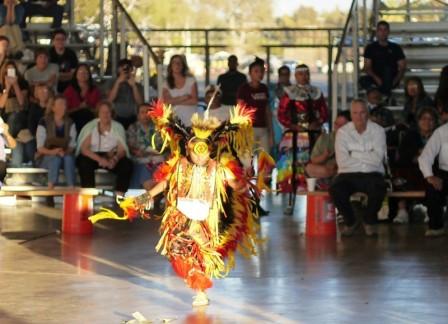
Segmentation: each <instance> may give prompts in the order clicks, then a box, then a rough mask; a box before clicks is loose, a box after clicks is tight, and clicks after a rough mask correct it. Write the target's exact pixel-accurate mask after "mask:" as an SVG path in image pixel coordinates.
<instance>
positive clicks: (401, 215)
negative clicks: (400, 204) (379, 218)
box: [394, 209, 409, 224]
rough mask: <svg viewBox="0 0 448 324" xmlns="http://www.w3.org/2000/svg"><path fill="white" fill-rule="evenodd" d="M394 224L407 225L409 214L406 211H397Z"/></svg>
mask: <svg viewBox="0 0 448 324" xmlns="http://www.w3.org/2000/svg"><path fill="white" fill-rule="evenodd" d="M394 223H396V224H407V223H409V214H408V212H407V210H406V209H399V210H398V213H397V216H395V218H394Z"/></svg>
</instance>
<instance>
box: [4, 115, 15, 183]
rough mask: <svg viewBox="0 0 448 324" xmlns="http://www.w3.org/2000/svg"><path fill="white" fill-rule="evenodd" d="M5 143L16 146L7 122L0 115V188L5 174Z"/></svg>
mask: <svg viewBox="0 0 448 324" xmlns="http://www.w3.org/2000/svg"><path fill="white" fill-rule="evenodd" d="M5 144H7V145H8V146H9V147H12V148H13V147H14V146H16V141H15V140H14V138H13V137H12V136H11V134H9V127H8V124H5V122H4V121H3V119H2V118H1V117H0V188H1V186H2V185H3V180H4V179H5V176H6V154H5V146H6V145H5Z"/></svg>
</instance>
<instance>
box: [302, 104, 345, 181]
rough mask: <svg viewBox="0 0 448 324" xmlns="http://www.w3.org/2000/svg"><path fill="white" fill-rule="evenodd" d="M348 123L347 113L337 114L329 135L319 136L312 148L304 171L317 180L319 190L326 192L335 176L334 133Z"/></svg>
mask: <svg viewBox="0 0 448 324" xmlns="http://www.w3.org/2000/svg"><path fill="white" fill-rule="evenodd" d="M349 121H350V114H349V113H348V112H346V111H344V112H339V113H338V116H337V117H336V120H335V121H334V124H333V131H332V132H331V133H330V134H326V133H323V134H321V135H320V136H319V138H318V139H317V141H316V144H315V145H314V147H313V150H312V152H311V159H310V162H309V163H308V164H307V166H306V168H305V171H306V174H307V176H308V177H310V178H317V179H318V180H317V184H316V185H317V188H318V189H320V190H327V189H328V187H329V184H330V181H331V179H332V178H333V176H335V175H336V172H337V165H336V158H335V154H334V142H335V139H336V132H337V131H338V129H339V128H341V127H342V126H344V125H345V124H347V123H348V122H349Z"/></svg>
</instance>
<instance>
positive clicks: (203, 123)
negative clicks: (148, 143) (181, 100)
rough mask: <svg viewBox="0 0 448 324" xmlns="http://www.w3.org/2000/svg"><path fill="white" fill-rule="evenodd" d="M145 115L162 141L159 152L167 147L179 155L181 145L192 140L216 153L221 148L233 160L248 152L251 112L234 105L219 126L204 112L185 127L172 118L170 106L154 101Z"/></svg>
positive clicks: (243, 107)
mask: <svg viewBox="0 0 448 324" xmlns="http://www.w3.org/2000/svg"><path fill="white" fill-rule="evenodd" d="M148 114H149V117H150V118H151V119H152V121H153V122H154V125H155V126H156V130H157V131H158V133H159V135H160V136H161V137H162V139H163V145H162V148H161V149H160V150H161V151H163V150H164V149H165V148H166V147H168V146H169V147H170V149H171V153H172V154H174V155H180V154H181V152H182V150H181V145H182V144H181V141H182V142H183V144H186V143H188V142H189V141H190V140H191V139H192V138H198V139H201V140H207V141H208V142H209V144H210V145H211V146H212V147H213V149H214V150H216V152H221V151H222V150H223V149H225V148H227V149H229V150H231V151H232V153H233V154H235V155H237V156H238V155H240V154H247V153H251V152H252V147H253V130H252V121H253V118H254V114H255V110H254V109H253V108H247V107H245V106H239V105H237V106H235V107H234V108H233V109H232V111H231V112H230V119H229V120H227V121H225V122H222V123H221V122H219V120H218V119H217V118H215V117H209V116H208V109H207V110H206V112H205V113H204V117H201V116H200V115H199V114H194V115H193V116H192V119H191V122H192V126H191V127H186V126H185V125H184V124H183V123H182V122H181V120H180V119H179V118H178V117H177V116H175V115H174V113H173V110H172V109H171V106H170V105H165V104H163V103H162V102H161V101H156V102H155V103H154V104H153V106H152V108H151V109H150V111H149V112H148Z"/></svg>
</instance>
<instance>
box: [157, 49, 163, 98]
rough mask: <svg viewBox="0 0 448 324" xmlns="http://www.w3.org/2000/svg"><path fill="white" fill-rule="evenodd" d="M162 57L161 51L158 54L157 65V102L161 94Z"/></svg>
mask: <svg viewBox="0 0 448 324" xmlns="http://www.w3.org/2000/svg"><path fill="white" fill-rule="evenodd" d="M163 56H164V53H163V51H162V50H160V52H159V63H158V64H157V97H158V98H159V100H162V92H163V89H162V88H163V82H164V80H163Z"/></svg>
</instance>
